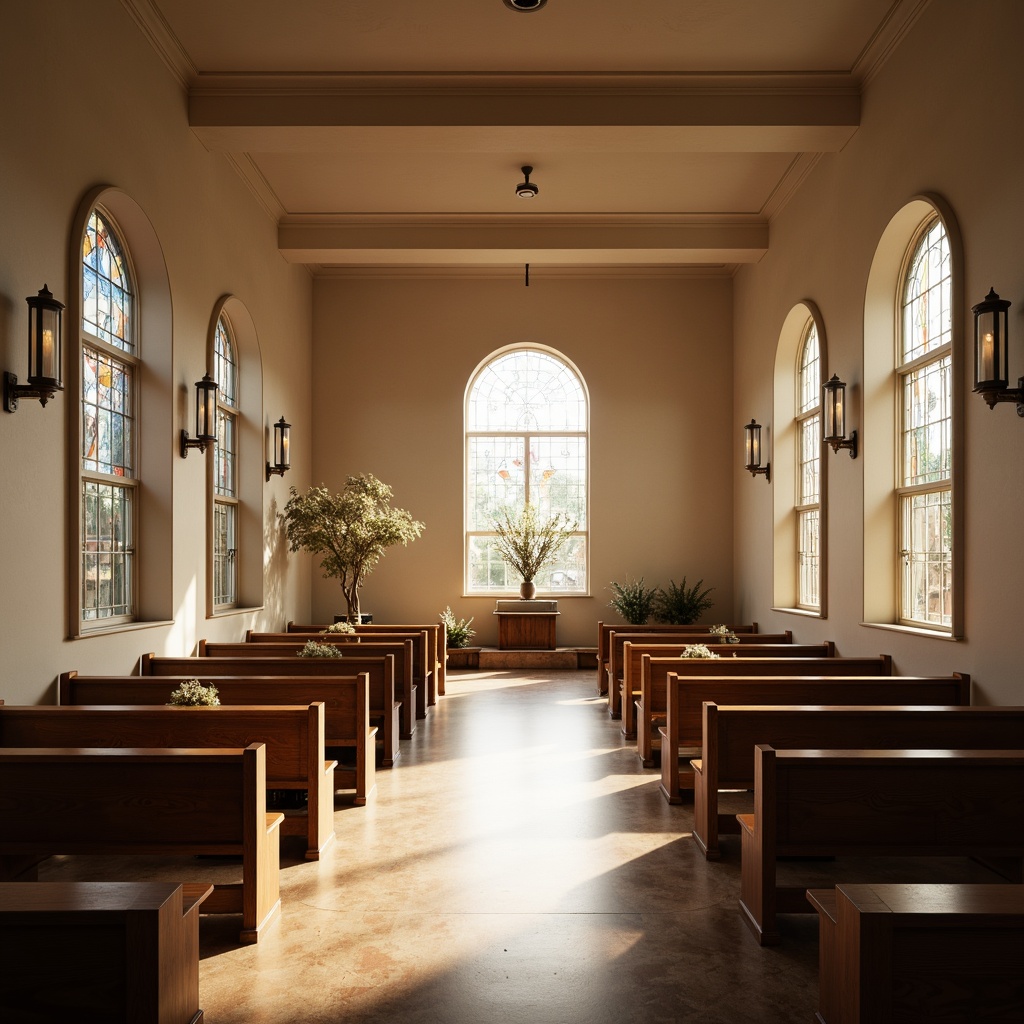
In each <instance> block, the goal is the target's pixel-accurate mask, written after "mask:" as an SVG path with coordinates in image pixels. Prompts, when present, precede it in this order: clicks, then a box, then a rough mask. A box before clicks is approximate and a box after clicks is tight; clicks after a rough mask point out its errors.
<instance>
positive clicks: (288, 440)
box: [267, 416, 292, 483]
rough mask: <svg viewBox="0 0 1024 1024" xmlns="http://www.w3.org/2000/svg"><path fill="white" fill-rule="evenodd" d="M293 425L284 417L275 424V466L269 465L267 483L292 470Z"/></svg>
mask: <svg viewBox="0 0 1024 1024" xmlns="http://www.w3.org/2000/svg"><path fill="white" fill-rule="evenodd" d="M291 448H292V425H291V424H290V423H285V421H284V417H283V416H282V417H281V418H280V419H279V420H278V421H277V422H276V423H275V424H274V464H273V465H271V464H270V463H269V462H268V463H267V482H268V483H269V482H270V478H271V477H272V476H284V474H285V470H288V469H291V465H292V462H291V458H292V456H291Z"/></svg>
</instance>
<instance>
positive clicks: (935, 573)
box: [901, 488, 953, 626]
mask: <svg viewBox="0 0 1024 1024" xmlns="http://www.w3.org/2000/svg"><path fill="white" fill-rule="evenodd" d="M952 509H953V502H952V494H951V492H950V490H949V489H948V488H944V489H942V490H937V491H928V492H927V493H924V494H914V495H909V496H907V497H906V498H904V499H903V501H902V503H901V517H902V532H903V573H902V605H903V607H902V617H903V618H904V619H907V620H910V621H912V622H920V623H923V624H926V625H932V626H949V625H951V623H952V616H953V589H952V584H953V555H952V551H953V538H952Z"/></svg>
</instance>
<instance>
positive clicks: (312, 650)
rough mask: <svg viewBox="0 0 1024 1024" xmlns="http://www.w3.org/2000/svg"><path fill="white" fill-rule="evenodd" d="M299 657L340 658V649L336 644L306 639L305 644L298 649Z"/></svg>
mask: <svg viewBox="0 0 1024 1024" xmlns="http://www.w3.org/2000/svg"><path fill="white" fill-rule="evenodd" d="M297 653H298V656H299V657H300V658H340V657H341V651H339V650H338V648H337V645H336V644H320V643H317V642H316V640H307V641H306V646H305V647H303V648H302V650H301V651H298V652H297Z"/></svg>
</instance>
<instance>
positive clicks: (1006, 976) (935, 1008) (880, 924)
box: [807, 883, 1024, 1024]
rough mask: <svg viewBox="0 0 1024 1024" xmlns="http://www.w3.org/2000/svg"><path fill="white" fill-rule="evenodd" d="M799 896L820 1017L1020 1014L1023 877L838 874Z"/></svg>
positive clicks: (948, 1023)
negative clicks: (814, 947) (958, 879)
mask: <svg viewBox="0 0 1024 1024" xmlns="http://www.w3.org/2000/svg"><path fill="white" fill-rule="evenodd" d="M807 899H808V900H809V902H810V904H811V906H812V907H813V908H814V909H815V910H817V912H818V922H819V924H818V931H819V936H820V938H819V945H818V948H819V956H818V959H819V993H820V994H819V999H818V1012H817V1014H816V1019H817V1020H818V1021H819V1022H821V1024H893V1022H895V1021H908V1022H925V1021H943V1022H945V1024H975V1022H976V1021H1019V1020H1021V1019H1022V1015H1024V886H1020V885H998V884H991V885H988V884H978V885H891V884H890V885H884V884H876V885H849V884H845V883H844V884H841V885H837V886H836V887H835V888H834V889H809V890H808V892H807Z"/></svg>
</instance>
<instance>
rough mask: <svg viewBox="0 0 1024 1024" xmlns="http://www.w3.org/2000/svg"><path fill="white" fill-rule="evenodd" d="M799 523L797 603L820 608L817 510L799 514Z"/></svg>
mask: <svg viewBox="0 0 1024 1024" xmlns="http://www.w3.org/2000/svg"><path fill="white" fill-rule="evenodd" d="M797 518H798V521H799V531H798V533H799V552H798V559H799V574H798V577H799V588H800V590H799V594H798V595H797V603H798V604H799V605H800V606H801V607H803V608H818V607H820V598H819V594H818V580H819V578H820V575H821V573H820V566H821V548H820V533H819V527H820V515H819V512H818V510H817V509H813V510H812V511H808V512H800V513H798V517H797Z"/></svg>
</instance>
